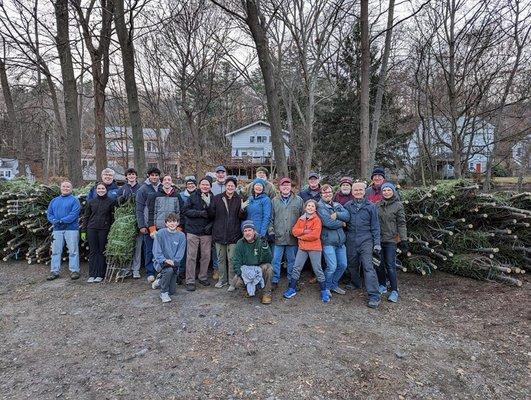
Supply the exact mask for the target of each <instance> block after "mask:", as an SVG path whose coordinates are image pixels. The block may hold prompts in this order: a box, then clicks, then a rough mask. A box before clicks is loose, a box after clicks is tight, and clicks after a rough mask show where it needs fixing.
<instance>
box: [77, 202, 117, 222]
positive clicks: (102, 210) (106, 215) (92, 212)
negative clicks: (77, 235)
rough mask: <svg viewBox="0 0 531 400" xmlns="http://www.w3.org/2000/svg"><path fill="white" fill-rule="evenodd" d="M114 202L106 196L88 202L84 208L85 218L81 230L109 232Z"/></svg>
mask: <svg viewBox="0 0 531 400" xmlns="http://www.w3.org/2000/svg"><path fill="white" fill-rule="evenodd" d="M115 205H116V200H115V199H111V198H110V197H108V196H107V195H104V196H97V197H96V198H94V199H92V200H90V201H89V202H88V203H87V206H86V208H85V218H84V219H83V226H82V228H81V230H83V231H86V230H87V229H97V230H109V229H111V225H112V222H113V219H114V218H113V216H114V207H115Z"/></svg>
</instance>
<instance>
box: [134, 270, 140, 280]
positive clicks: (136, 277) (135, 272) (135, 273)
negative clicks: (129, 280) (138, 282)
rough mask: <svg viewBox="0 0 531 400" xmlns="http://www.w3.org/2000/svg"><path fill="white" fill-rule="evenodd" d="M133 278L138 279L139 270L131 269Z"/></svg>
mask: <svg viewBox="0 0 531 400" xmlns="http://www.w3.org/2000/svg"><path fill="white" fill-rule="evenodd" d="M133 279H140V272H139V271H133Z"/></svg>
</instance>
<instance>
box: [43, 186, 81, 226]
mask: <svg viewBox="0 0 531 400" xmlns="http://www.w3.org/2000/svg"><path fill="white" fill-rule="evenodd" d="M80 211H81V204H80V203H79V200H78V199H77V197H75V196H74V195H72V194H69V195H67V196H63V195H61V196H57V197H56V198H54V199H53V200H52V201H50V204H49V205H48V213H47V217H48V221H49V222H50V223H51V224H52V225H53V230H54V231H77V230H79V212H80Z"/></svg>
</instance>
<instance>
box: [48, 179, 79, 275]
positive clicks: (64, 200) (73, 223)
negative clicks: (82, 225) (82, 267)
mask: <svg viewBox="0 0 531 400" xmlns="http://www.w3.org/2000/svg"><path fill="white" fill-rule="evenodd" d="M80 211H81V205H80V204H79V200H78V199H77V197H75V196H74V195H73V194H72V183H71V182H70V181H63V182H61V195H60V196H57V197H56V198H54V199H53V200H52V201H51V202H50V204H49V205H48V213H47V217H48V221H49V222H50V223H51V224H52V226H53V233H52V235H53V242H52V261H51V271H50V275H49V276H48V278H47V279H48V280H49V281H52V280H54V279H57V278H59V271H60V270H61V255H62V253H63V247H64V244H65V242H66V246H67V248H68V257H69V258H68V268H69V269H70V278H71V279H79V212H80Z"/></svg>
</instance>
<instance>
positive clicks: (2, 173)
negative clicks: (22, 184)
mask: <svg viewBox="0 0 531 400" xmlns="http://www.w3.org/2000/svg"><path fill="white" fill-rule="evenodd" d="M0 176H3V177H4V178H10V177H11V171H8V170H4V171H0Z"/></svg>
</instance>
